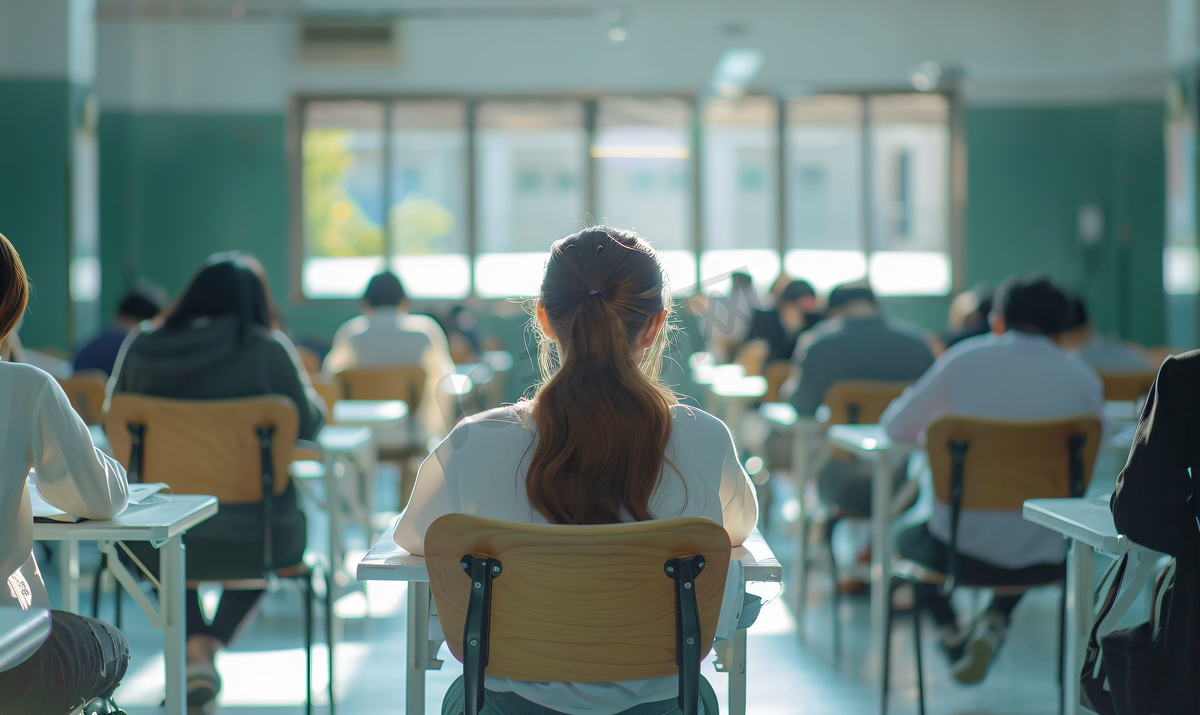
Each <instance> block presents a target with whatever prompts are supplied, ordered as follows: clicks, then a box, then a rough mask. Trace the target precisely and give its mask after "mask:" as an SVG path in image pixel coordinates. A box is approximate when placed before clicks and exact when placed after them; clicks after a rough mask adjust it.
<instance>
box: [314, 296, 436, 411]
mask: <svg viewBox="0 0 1200 715" xmlns="http://www.w3.org/2000/svg"><path fill="white" fill-rule="evenodd" d="M360 307H361V310H362V313H363V314H362V315H360V316H358V317H357V318H354V319H352V320H350V321H347V322H346V323H345V324H344V325H342V327H340V328H338V331H337V333H336V334H334V336H333V348H332V349H331V350H330V351H329V354H328V355H326V356H325V363H324V365H323V366H322V368H321V369H322V371H323V372H326V373H329V374H330V375H333V374H336V373H339V372H341V371H342V370H349V369H350V368H355V367H384V366H391V365H420V366H421V367H423V368H425V391H424V395H423V396H422V398H421V407H420V409H419V412H420V416H421V422H422V423H423V424H424V425H425V428H426V429H427V430H429V431H430V433H431V434H437V435H444V434H445V433H446V430H447V429H448V428H449V427H450V426H451V425H452V424H453V421H452V420H453V417H454V415H453V412H452V411H451V410H450V409H449V403H448V402H447V401H446V400H445V399H444V398H443V399H441V401H440V402H439V396H441V395H443V394H445V393H443V392H439V391H438V390H437V385H438V382H439V381H441V379H442V378H443V377H445V376H447V375H452V374H454V361H453V360H451V359H450V347H449V344H448V342H447V341H446V334H445V333H443V332H442V329H441V327H440V326H439V325H438V324H437V321H435V320H434V319H433V318H430V317H429V316H427V315H413V314H412V313H409V312H408V297H407V296H406V295H405V293H404V286H403V285H401V284H400V279H399V278H397V277H396V275H395V274H393V273H380V274H379V275H377V276H375V277H373V278H371V281H370V282H369V283H368V284H367V290H366V292H365V293H364V294H363V297H362V302H361V303H360Z"/></svg>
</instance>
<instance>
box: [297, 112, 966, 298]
mask: <svg viewBox="0 0 1200 715" xmlns="http://www.w3.org/2000/svg"><path fill="white" fill-rule="evenodd" d="M300 106H301V108H302V111H301V121H302V125H303V126H302V131H301V147H300V153H301V158H302V162H301V165H302V171H303V176H302V179H301V181H300V182H299V185H300V186H301V187H302V193H301V196H300V199H301V203H302V209H301V211H300V215H301V216H302V221H301V227H302V233H303V235H302V241H301V243H300V244H299V245H301V246H302V251H303V254H302V260H301V266H302V274H301V276H300V281H299V284H300V287H301V289H302V291H303V294H304V296H305V297H307V298H314V299H320V298H352V297H357V296H359V295H360V294H361V292H362V290H363V287H364V286H365V283H366V281H367V279H368V278H369V277H370V276H371V275H372V274H373V273H375V272H377V271H379V270H381V269H383V268H384V267H385V266H390V267H391V269H392V270H394V271H395V272H396V273H397V274H399V275H400V277H401V279H402V280H403V281H404V283H405V285H406V288H407V289H408V291H409V293H410V294H411V295H412V296H413V297H414V298H418V299H461V298H464V297H466V296H468V295H471V294H474V295H477V296H479V297H482V298H502V297H510V296H522V295H532V294H534V293H536V291H537V288H538V285H539V283H540V281H541V274H542V270H543V267H544V265H545V260H546V255H547V249H548V247H549V245H550V243H551V242H552V241H554V240H555V239H558V238H561V237H563V236H566V235H568V234H570V233H572V232H574V231H577V230H579V229H580V228H582V227H583V226H585V225H588V224H591V223H598V222H601V221H604V222H607V223H609V224H611V225H614V226H617V227H621V228H629V229H633V230H636V231H638V232H639V233H641V234H642V235H644V236H646V237H647V238H648V239H649V240H650V241H651V243H652V244H653V245H654V247H655V249H656V250H657V251H658V253H659V255H660V256H661V258H662V261H663V264H664V267H665V268H666V270H667V273H668V276H669V279H670V281H671V286H672V289H673V291H674V292H675V293H676V294H685V293H691V292H693V291H695V290H697V286H699V289H700V290H702V291H704V292H706V293H708V292H712V291H722V292H724V291H727V290H728V286H729V279H728V277H729V275H730V274H731V273H733V272H735V271H744V272H747V273H749V274H750V276H751V277H752V279H753V281H754V283H755V285H756V286H757V287H758V288H759V289H760V290H765V289H766V288H767V287H768V286H769V285H771V284H772V283H773V282H774V281H775V279H776V278H777V277H778V276H779V274H780V272H781V271H782V272H785V273H787V274H789V275H791V276H793V277H796V278H804V279H807V280H809V281H810V282H811V283H813V285H814V286H815V287H816V288H817V289H818V291H820V292H825V291H828V290H829V289H830V288H832V287H833V286H835V285H837V284H839V283H843V282H846V281H851V280H857V279H862V278H869V279H870V281H871V282H872V284H873V285H874V287H875V288H876V290H877V292H879V293H880V294H882V295H945V294H947V293H948V292H949V291H950V288H951V277H952V271H951V263H950V241H951V237H950V226H951V220H950V200H949V197H950V166H951V161H950V147H951V142H950V124H949V111H948V99H947V98H946V97H945V96H943V95H938V94H914V93H896V94H867V95H864V94H823V95H812V96H804V97H792V98H788V99H786V100H780V99H777V98H776V97H770V96H748V97H744V98H742V99H739V100H736V101H730V100H717V99H704V100H700V101H696V100H692V99H689V98H681V97H667V96H657V97H646V96H638V97H624V96H614V97H599V98H595V99H574V98H534V99H526V98H512V99H486V100H473V99H469V98H463V99H417V98H411V99H395V100H336V101H335V100H307V101H304V102H302V103H301V105H300ZM781 122H782V124H781Z"/></svg>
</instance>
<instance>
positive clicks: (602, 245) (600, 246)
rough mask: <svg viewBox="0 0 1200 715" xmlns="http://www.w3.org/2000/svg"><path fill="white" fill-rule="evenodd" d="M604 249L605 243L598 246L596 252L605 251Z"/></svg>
mask: <svg viewBox="0 0 1200 715" xmlns="http://www.w3.org/2000/svg"><path fill="white" fill-rule="evenodd" d="M603 248H604V244H603V243H601V244H599V245H598V246H596V250H597V251H600V250H601V249H603Z"/></svg>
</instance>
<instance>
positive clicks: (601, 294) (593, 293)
mask: <svg viewBox="0 0 1200 715" xmlns="http://www.w3.org/2000/svg"><path fill="white" fill-rule="evenodd" d="M594 295H598V296H600V297H601V298H603V297H604V294H603V293H601V292H600V291H598V290H594V291H592V292H591V293H588V297H589V298H590V297H592V296H594Z"/></svg>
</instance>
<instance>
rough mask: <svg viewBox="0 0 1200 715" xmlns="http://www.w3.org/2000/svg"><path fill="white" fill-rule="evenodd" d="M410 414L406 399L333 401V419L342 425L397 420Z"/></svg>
mask: <svg viewBox="0 0 1200 715" xmlns="http://www.w3.org/2000/svg"><path fill="white" fill-rule="evenodd" d="M407 414H408V403H407V402H405V401H404V400H338V401H337V402H335V403H333V420H334V422H337V423H338V424H342V425H347V424H349V425H368V424H380V423H382V422H397V421H399V420H402V419H404V417H405V415H407Z"/></svg>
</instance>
